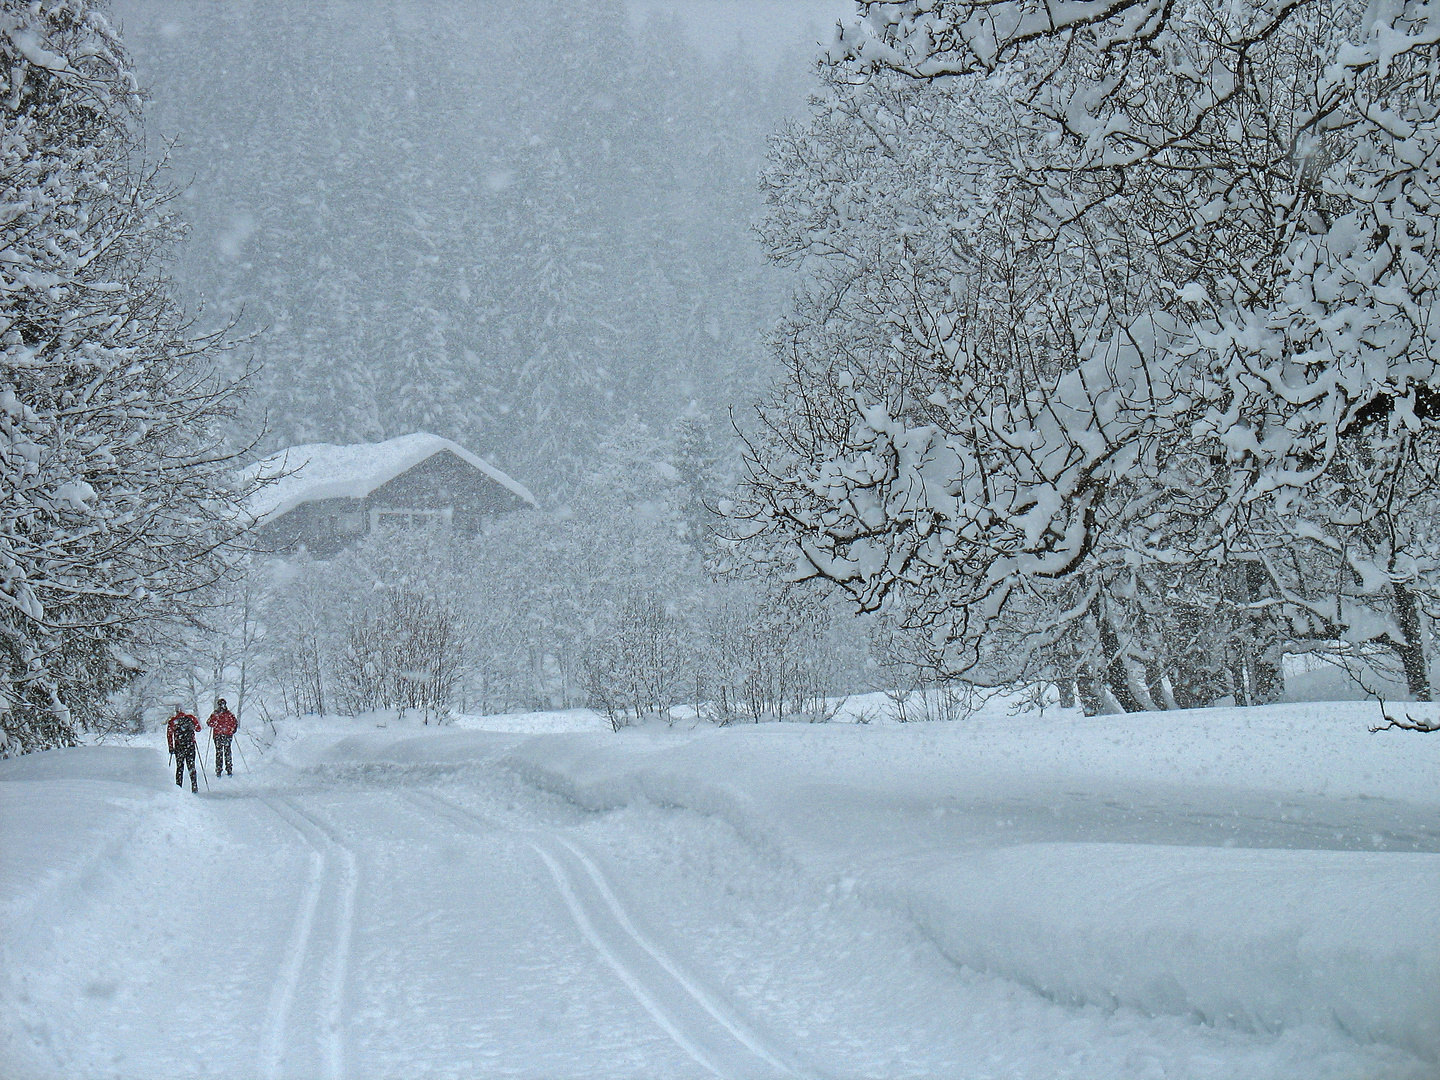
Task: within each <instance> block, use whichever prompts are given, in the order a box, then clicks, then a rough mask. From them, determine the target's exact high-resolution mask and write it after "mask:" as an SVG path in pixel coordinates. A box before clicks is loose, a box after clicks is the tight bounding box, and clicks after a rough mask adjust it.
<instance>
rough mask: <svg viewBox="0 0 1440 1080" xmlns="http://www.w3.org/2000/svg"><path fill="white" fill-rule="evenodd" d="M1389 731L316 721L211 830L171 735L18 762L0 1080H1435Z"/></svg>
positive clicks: (1055, 714)
mask: <svg viewBox="0 0 1440 1080" xmlns="http://www.w3.org/2000/svg"><path fill="white" fill-rule="evenodd" d="M868 704H870V703H865V702H855V703H850V704H849V705H848V706H847V708H848V709H849V710H850V711H851V713H852V714H853V713H856V712H857V711H858V712H859V713H860V714H862V715H873V711H871V712H867V711H866V709H867V708H868ZM1374 719H1375V710H1374V707H1373V705H1372V706H1365V705H1363V704H1359V703H1342V704H1332V705H1325V704H1296V705H1284V706H1275V707H1271V708H1266V709H1252V710H1240V709H1229V710H1222V709H1216V710H1208V711H1203V712H1193V713H1185V714H1173V713H1172V714H1153V713H1152V714H1141V715H1134V716H1106V717H1095V718H1089V719H1087V718H1084V717H1081V716H1079V715H1077V714H1074V713H1070V712H1063V711H1057V710H1047V711H1046V712H1045V713H1044V714H1043V715H1039V716H1037V715H1022V716H1018V717H1011V716H1008V715H1005V713H1004V710H1001V709H997V710H996V711H994V712H991V713H984V712H982V713H980V714H978V715H976V716H974V717H971V718H970V719H968V720H965V721H960V722H953V723H928V724H907V725H898V724H887V723H883V722H876V723H871V724H868V725H860V724H819V725H801V724H784V725H780V724H765V725H758V726H757V725H751V726H735V727H730V728H724V729H716V728H713V727H711V726H709V725H707V724H699V725H697V724H694V723H693V722H691V721H682V722H679V723H677V724H675V725H674V726H673V727H666V726H664V725H655V726H647V727H644V728H637V729H629V730H625V731H622V732H620V733H618V734H614V733H611V732H609V731H607V730H604V721H603V718H601V717H599V716H597V715H596V714H594V713H589V712H584V711H577V712H572V713H567V714H529V715H525V716H517V717H487V718H475V717H472V718H465V719H463V720H462V721H460V722H459V723H457V724H455V725H453V726H446V727H441V728H435V727H426V726H421V725H419V724H416V723H413V722H408V721H407V722H400V721H396V720H389V721H385V720H379V719H376V718H373V717H372V718H367V719H363V720H346V719H339V718H325V719H319V718H307V719H304V720H292V721H288V722H285V723H282V724H281V725H280V726H279V729H278V737H277V738H276V739H275V741H274V742H273V743H272V744H271V745H269V746H268V747H265V748H264V749H263V750H262V747H261V746H260V745H257V744H256V743H255V742H254V741H251V740H249V739H246V738H245V737H244V733H242V738H241V740H240V741H239V742H238V743H237V745H239V746H242V747H243V748H244V750H245V753H246V756H247V760H246V763H245V764H244V765H242V764H241V763H240V762H239V761H237V763H236V764H237V769H238V772H237V775H236V776H235V777H233V778H225V779H222V780H217V779H216V778H215V777H214V776H213V775H211V776H210V777H209V790H208V791H207V790H206V788H205V787H204V786H203V785H202V788H201V794H200V796H199V797H195V796H192V795H191V794H190V793H189V790H188V785H187V787H186V789H185V790H184V791H177V789H176V788H175V786H174V783H173V775H171V776H167V775H166V770H165V760H164V749H163V739H159V738H157V737H156V736H149V737H146V738H142V739H137V740H135V742H134V743H133V744H132V745H128V746H119V745H110V746H98V747H84V748H80V749H76V750H68V751H55V752H50V753H45V754H39V755H32V756H30V757H27V758H22V759H18V760H13V761H8V762H0V838H3V859H0V942H3V957H0V959H3V976H0V1076H4V1077H6V1078H7V1080H31V1078H36V1080H38V1078H46V1077H63V1078H67V1080H69V1078H76V1077H86V1078H91V1077H94V1078H99V1077H111V1076H113V1077H134V1078H141V1077H143V1078H146V1080H152V1078H163V1077H189V1076H211V1077H230V1078H238V1077H277V1078H278V1077H297V1078H310V1077H352V1078H363V1077H375V1078H380V1077H467V1078H468V1077H474V1076H482V1075H483V1076H517V1077H682V1078H683V1077H704V1076H713V1075H718V1076H735V1077H767V1076H813V1077H837V1078H838V1077H862V1076H876V1077H956V1078H960V1077H965V1078H977V1080H978V1078H981V1077H995V1078H999V1077H1035V1078H1047V1080H1048V1078H1058V1077H1075V1078H1121V1077H1157V1078H1158V1077H1167V1078H1169V1077H1207V1078H1208V1077H1233V1078H1237V1080H1239V1078H1244V1080H1261V1078H1269V1077H1294V1078H1297V1080H1302V1078H1303V1080H1320V1078H1341V1077H1345V1078H1359V1077H1372V1078H1376V1080H1382V1078H1383V1080H1400V1078H1419V1077H1431V1078H1434V1077H1440V933H1437V932H1436V929H1435V920H1434V916H1433V912H1434V910H1435V896H1436V889H1437V887H1440V739H1437V738H1435V737H1433V736H1432V737H1428V738H1427V737H1425V736H1421V735H1415V734H1411V733H1406V732H1394V731H1392V732H1386V733H1383V734H1380V735H1370V734H1369V733H1367V732H1366V730H1365V724H1366V723H1367V722H1373V720H1374ZM381 725H383V726H381ZM157 747H158V749H157Z"/></svg>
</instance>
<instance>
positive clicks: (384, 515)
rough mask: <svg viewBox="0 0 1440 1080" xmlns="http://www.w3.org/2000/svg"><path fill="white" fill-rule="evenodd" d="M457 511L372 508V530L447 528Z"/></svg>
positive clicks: (447, 509) (448, 508)
mask: <svg viewBox="0 0 1440 1080" xmlns="http://www.w3.org/2000/svg"><path fill="white" fill-rule="evenodd" d="M454 514H455V512H454V511H453V510H452V509H451V508H450V507H448V506H447V507H446V508H445V509H443V510H371V511H370V531H371V532H379V531H381V530H382V529H417V530H418V529H446V528H449V527H450V522H451V519H452V518H453V517H454Z"/></svg>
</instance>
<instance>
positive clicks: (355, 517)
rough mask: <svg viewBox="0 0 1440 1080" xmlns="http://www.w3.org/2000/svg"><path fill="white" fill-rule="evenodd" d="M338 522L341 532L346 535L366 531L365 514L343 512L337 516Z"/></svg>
mask: <svg viewBox="0 0 1440 1080" xmlns="http://www.w3.org/2000/svg"><path fill="white" fill-rule="evenodd" d="M336 524H337V526H338V527H339V529H340V532H341V533H343V534H344V535H346V536H355V535H357V534H359V533H363V532H364V531H365V515H364V514H341V515H340V516H339V517H338V518H336Z"/></svg>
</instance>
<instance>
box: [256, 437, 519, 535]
mask: <svg viewBox="0 0 1440 1080" xmlns="http://www.w3.org/2000/svg"><path fill="white" fill-rule="evenodd" d="M442 450H449V451H450V452H451V453H452V454H454V455H455V456H456V457H458V458H459V459H460V460H461V461H464V462H465V463H466V464H468V465H471V466H473V467H474V468H476V469H478V470H479V471H480V472H482V473H484V474H485V475H486V476H488V477H490V479H492V480H494V481H495V482H496V483H497V484H500V485H501V486H502V487H505V488H507V489H508V490H510V491H513V492H514V493H515V494H516V495H518V496H520V498H522V499H524V500H525V501H526V502H527V503H529V504H530V505H532V506H534V505H535V496H534V495H532V494H530V492H529V490H528V489H527V488H526V487H525V485H523V484H521V483H518V482H517V481H515V480H512V479H511V478H510V477H508V476H506V475H505V474H504V473H503V472H501V471H500V470H499V469H497V468H495V466H494V465H491V464H490V463H489V462H487V461H485V460H483V459H482V458H478V457H476V456H475V455H474V454H472V453H471V452H470V451H469V450H466V449H465V448H464V447H463V446H460V445H458V444H457V443H453V442H451V441H450V440H449V439H442V438H441V437H440V436H439V435H431V434H429V433H428V432H424V431H417V432H415V433H414V434H413V435H401V436H400V437H399V438H398V439H390V440H388V441H387V442H381V443H360V444H358V445H355V446H332V445H331V444H330V443H312V444H310V445H308V446H292V447H290V448H289V449H288V450H281V451H280V452H279V453H276V454H271V455H270V456H269V457H267V458H266V459H265V460H263V461H261V462H259V463H258V464H256V465H254V466H252V467H251V474H252V475H254V476H258V477H260V478H262V479H263V478H266V477H279V479H278V480H275V481H274V482H273V483H270V484H266V485H265V486H264V487H262V488H261V489H260V490H259V491H258V492H256V493H255V496H254V498H252V499H251V500H250V506H249V510H250V513H251V515H252V516H253V517H254V519H255V520H256V521H257V522H260V521H268V520H273V519H274V518H277V517H279V516H280V515H281V514H286V513H289V512H290V511H291V510H293V509H295V507H297V506H299V505H300V504H301V503H307V502H315V501H317V500H320V499H363V498H365V497H366V496H367V495H369V494H370V493H371V492H372V491H374V490H375V489H376V488H378V487H380V486H381V485H382V484H386V483H389V482H390V481H391V480H393V479H395V477H397V476H399V475H400V474H401V473H403V472H406V471H407V470H409V469H413V468H414V467H415V466H416V465H419V464H420V463H421V462H422V461H424V460H426V459H427V458H430V457H433V456H434V455H435V454H438V453H439V452H440V451H442Z"/></svg>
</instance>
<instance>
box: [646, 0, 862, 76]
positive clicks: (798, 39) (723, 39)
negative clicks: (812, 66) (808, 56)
mask: <svg viewBox="0 0 1440 1080" xmlns="http://www.w3.org/2000/svg"><path fill="white" fill-rule="evenodd" d="M629 5H630V13H631V17H632V18H636V19H639V18H643V17H644V15H645V13H646V12H651V11H656V12H664V13H667V14H675V15H679V16H680V18H681V19H683V20H684V22H685V24H686V26H687V28H688V29H689V30H690V32H691V34H692V35H693V40H694V41H695V44H696V45H698V46H700V47H701V48H702V49H704V50H705V51H706V52H710V53H717V52H725V51H728V50H729V49H731V48H733V47H734V45H735V42H736V40H737V39H741V40H743V41H744V42H745V46H746V48H747V49H748V50H749V51H750V52H751V53H752V54H754V55H755V56H756V58H757V59H760V60H763V61H766V62H769V61H773V60H777V59H779V57H780V56H781V55H782V54H784V53H789V52H792V51H793V50H794V49H795V48H796V47H797V46H799V47H805V46H809V45H811V44H817V45H818V44H819V43H820V42H821V41H822V40H828V39H829V37H830V34H831V32H832V29H833V27H834V26H835V22H836V20H837V19H841V18H845V17H847V16H850V15H853V13H854V10H855V5H854V3H853V2H852V0H629Z"/></svg>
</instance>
